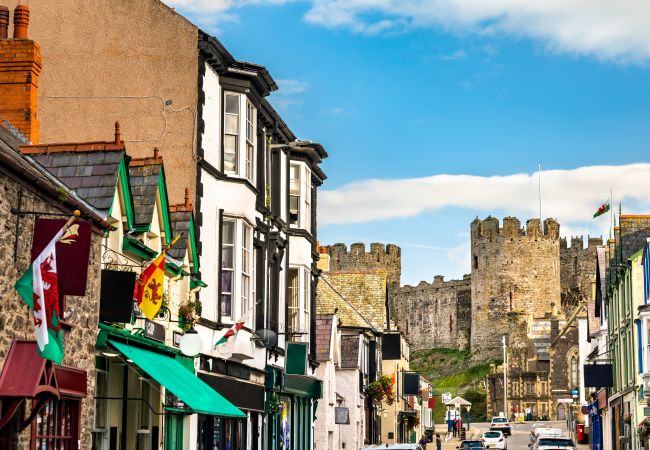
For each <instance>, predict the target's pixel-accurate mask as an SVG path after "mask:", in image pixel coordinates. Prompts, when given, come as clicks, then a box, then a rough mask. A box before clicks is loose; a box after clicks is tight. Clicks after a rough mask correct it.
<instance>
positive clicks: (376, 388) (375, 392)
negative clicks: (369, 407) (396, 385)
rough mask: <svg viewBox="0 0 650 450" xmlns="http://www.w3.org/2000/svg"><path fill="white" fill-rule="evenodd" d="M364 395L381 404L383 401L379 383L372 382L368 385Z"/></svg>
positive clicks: (382, 392) (381, 388) (382, 389)
mask: <svg viewBox="0 0 650 450" xmlns="http://www.w3.org/2000/svg"><path fill="white" fill-rule="evenodd" d="M366 394H367V395H368V396H369V397H372V398H373V399H375V400H376V401H378V402H381V401H382V400H383V399H384V387H383V386H382V385H381V383H380V382H379V381H373V382H372V383H370V384H368V387H367V388H366Z"/></svg>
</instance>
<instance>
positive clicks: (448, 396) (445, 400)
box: [441, 392, 451, 405]
mask: <svg viewBox="0 0 650 450" xmlns="http://www.w3.org/2000/svg"><path fill="white" fill-rule="evenodd" d="M441 397H442V398H441V400H442V404H443V405H446V404H447V403H449V402H450V401H451V392H443V393H442V395H441Z"/></svg>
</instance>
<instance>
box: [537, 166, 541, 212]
mask: <svg viewBox="0 0 650 450" xmlns="http://www.w3.org/2000/svg"><path fill="white" fill-rule="evenodd" d="M537 192H538V194H539V220H540V222H541V220H542V165H541V164H537Z"/></svg>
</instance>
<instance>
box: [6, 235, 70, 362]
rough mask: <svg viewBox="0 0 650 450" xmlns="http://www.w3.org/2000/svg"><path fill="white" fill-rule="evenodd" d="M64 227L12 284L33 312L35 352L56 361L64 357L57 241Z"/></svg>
mask: <svg viewBox="0 0 650 450" xmlns="http://www.w3.org/2000/svg"><path fill="white" fill-rule="evenodd" d="M66 230H67V226H65V227H63V228H61V230H60V231H59V232H58V233H57V234H56V235H55V236H54V237H53V238H52V240H51V241H50V242H49V244H47V245H46V246H45V248H44V249H43V250H42V251H41V253H40V254H39V255H38V256H37V257H36V259H34V262H32V265H31V266H30V267H29V269H27V271H26V272H25V273H24V274H23V276H22V277H20V279H19V280H18V281H17V282H16V284H15V286H14V287H15V289H16V291H18V294H20V296H21V297H22V299H23V301H24V302H25V303H26V304H27V306H29V308H30V309H32V310H33V311H34V334H35V335H36V344H37V346H38V353H39V354H40V355H41V356H42V357H43V358H45V359H49V360H50V361H54V362H55V363H57V364H61V360H63V336H62V333H61V322H60V320H61V311H60V310H59V309H60V308H59V280H58V273H57V269H56V243H57V242H58V241H59V239H61V237H62V236H63V233H64V232H65V231H66Z"/></svg>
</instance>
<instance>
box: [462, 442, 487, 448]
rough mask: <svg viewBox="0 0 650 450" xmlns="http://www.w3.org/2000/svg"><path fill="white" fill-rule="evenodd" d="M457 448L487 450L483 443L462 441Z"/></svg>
mask: <svg viewBox="0 0 650 450" xmlns="http://www.w3.org/2000/svg"><path fill="white" fill-rule="evenodd" d="M456 448H458V449H460V450H470V449H471V450H485V445H484V444H483V442H481V441H462V442H461V443H460V445H459V446H458V447H456Z"/></svg>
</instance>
